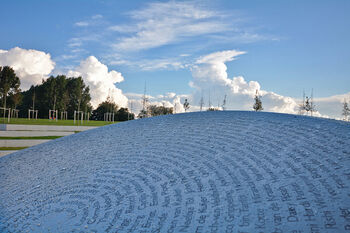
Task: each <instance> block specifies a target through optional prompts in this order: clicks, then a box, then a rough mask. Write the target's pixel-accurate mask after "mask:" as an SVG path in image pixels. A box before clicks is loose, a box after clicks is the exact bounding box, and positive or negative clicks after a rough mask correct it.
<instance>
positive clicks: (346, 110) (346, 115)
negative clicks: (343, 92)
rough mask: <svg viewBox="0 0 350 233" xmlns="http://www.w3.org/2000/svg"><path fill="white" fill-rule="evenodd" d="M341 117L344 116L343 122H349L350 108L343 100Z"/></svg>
mask: <svg viewBox="0 0 350 233" xmlns="http://www.w3.org/2000/svg"><path fill="white" fill-rule="evenodd" d="M342 115H343V116H344V121H348V120H349V115H350V107H349V105H348V103H347V102H346V100H344V103H343V112H342Z"/></svg>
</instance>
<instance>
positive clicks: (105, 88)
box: [68, 56, 128, 108]
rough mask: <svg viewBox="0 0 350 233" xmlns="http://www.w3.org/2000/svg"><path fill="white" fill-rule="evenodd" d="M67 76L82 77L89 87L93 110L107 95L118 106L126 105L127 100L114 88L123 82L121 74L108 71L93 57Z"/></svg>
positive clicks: (119, 90)
mask: <svg viewBox="0 0 350 233" xmlns="http://www.w3.org/2000/svg"><path fill="white" fill-rule="evenodd" d="M68 76H75V77H77V76H82V78H83V80H84V82H85V84H86V85H88V86H89V87H90V94H91V104H92V106H93V107H95V108H96V107H97V106H98V104H99V103H101V102H102V101H105V100H106V99H107V96H108V94H110V96H111V97H112V99H113V100H114V101H115V102H116V103H117V104H118V105H119V106H122V107H126V106H127V104H128V98H127V97H126V96H125V95H124V94H123V92H122V90H121V89H119V88H117V87H116V86H115V84H116V83H119V82H122V81H123V80H124V77H123V76H122V74H121V73H119V72H117V71H115V70H111V71H108V67H107V66H106V65H104V64H102V63H101V62H99V61H98V60H97V58H96V57H94V56H90V57H88V58H87V59H86V60H83V61H82V62H81V63H80V65H79V66H78V67H76V68H75V69H74V70H71V71H69V72H68Z"/></svg>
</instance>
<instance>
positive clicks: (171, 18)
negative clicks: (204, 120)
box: [0, 0, 350, 98]
mask: <svg viewBox="0 0 350 233" xmlns="http://www.w3.org/2000/svg"><path fill="white" fill-rule="evenodd" d="M1 8H2V9H3V10H2V11H1V12H2V13H1V14H0V26H1V31H2V33H1V36H0V49H2V50H10V49H11V48H14V47H16V46H17V47H20V48H23V49H34V50H38V51H43V52H45V53H49V54H50V55H51V59H52V60H53V61H54V62H55V63H56V65H55V69H54V71H53V73H56V74H57V73H64V72H67V71H68V70H71V69H73V68H74V67H76V66H79V64H80V62H81V61H82V60H84V59H86V58H87V57H88V56H95V57H96V58H97V59H98V60H99V61H100V62H101V63H103V64H105V65H107V66H108V68H109V69H110V70H116V71H118V72H121V74H122V75H123V77H124V81H123V82H121V83H120V84H118V87H119V88H120V89H122V90H123V92H124V93H142V92H143V89H144V83H145V81H146V82H147V89H148V93H149V94H150V95H159V94H164V93H166V92H175V93H177V94H188V93H191V92H192V91H193V88H192V87H190V86H189V82H190V81H191V80H193V73H192V71H193V70H192V69H193V65H194V64H196V61H198V59H200V58H201V57H203V56H206V55H208V54H211V53H215V52H218V51H226V50H236V51H244V52H245V54H242V55H239V56H237V57H235V58H234V61H226V60H225V64H226V66H227V75H228V77H229V78H232V77H234V76H235V77H236V76H243V77H244V79H245V80H246V81H257V82H258V83H259V84H260V86H261V88H262V89H264V90H268V91H270V92H275V93H278V94H280V95H283V96H290V97H293V98H299V97H300V96H301V94H302V91H303V89H305V90H306V91H309V90H311V88H313V89H314V93H315V97H328V96H332V95H340V94H344V93H347V92H349V91H350V85H349V84H350V81H349V80H350V64H349V63H350V43H349V41H350V30H349V28H350V16H349V14H348V12H350V1H346V0H344V1H341V0H337V1H331V0H329V1H325V0H318V1H258V0H257V1H243V0H242V1H223V0H219V1H107V0H103V1H97V0H95V1H88V0H75V1H68V0H67V1H65V0H60V1H58V0H57V1H53V0H46V1H36V0H31V1H24V0H23V1H19V0H11V1H1ZM179 9H180V10H179Z"/></svg>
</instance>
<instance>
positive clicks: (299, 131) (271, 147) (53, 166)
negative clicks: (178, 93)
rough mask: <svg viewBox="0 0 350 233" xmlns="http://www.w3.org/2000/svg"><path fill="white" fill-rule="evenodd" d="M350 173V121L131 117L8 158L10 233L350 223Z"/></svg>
mask: <svg viewBox="0 0 350 233" xmlns="http://www.w3.org/2000/svg"><path fill="white" fill-rule="evenodd" d="M104 135H109V137H105V136H104ZM53 151H54V152H55V153H52V152H53ZM349 171H350V124H349V123H345V122H340V121H335V120H327V119H320V118H312V117H302V116H294V115H286V114H274V113H255V112H229V111H225V112H205V113H203V112H202V113H187V114H177V115H171V116H162V117H154V118H147V119H142V120H135V121H129V122H125V123H118V124H115V125H110V126H106V127H101V128H97V129H94V130H90V131H87V132H84V133H79V134H74V135H71V136H67V137H64V138H61V139H59V140H54V141H51V142H49V143H45V144H41V145H38V146H34V147H31V148H28V149H25V150H21V151H18V152H16V153H13V154H10V155H7V156H4V157H1V158H0V232H137V233H139V232H169V233H170V232H267V233H270V232H275V233H281V232H295V233H299V232H334V233H339V232H350V197H349V193H350V172H349Z"/></svg>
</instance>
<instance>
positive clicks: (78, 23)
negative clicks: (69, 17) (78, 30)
mask: <svg viewBox="0 0 350 233" xmlns="http://www.w3.org/2000/svg"><path fill="white" fill-rule="evenodd" d="M74 25H75V26H78V27H87V26H89V25H90V24H89V22H85V21H80V22H76V23H75V24H74Z"/></svg>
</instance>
